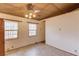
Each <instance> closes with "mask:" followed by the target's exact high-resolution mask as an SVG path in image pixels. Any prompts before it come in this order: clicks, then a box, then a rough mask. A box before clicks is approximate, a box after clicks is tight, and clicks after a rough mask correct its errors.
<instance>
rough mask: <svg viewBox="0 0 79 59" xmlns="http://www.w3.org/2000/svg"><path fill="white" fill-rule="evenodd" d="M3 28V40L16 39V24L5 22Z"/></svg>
mask: <svg viewBox="0 0 79 59" xmlns="http://www.w3.org/2000/svg"><path fill="white" fill-rule="evenodd" d="M4 26H5V39H14V38H18V22H15V21H8V20H5V21H4Z"/></svg>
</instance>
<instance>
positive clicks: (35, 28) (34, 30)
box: [29, 23, 37, 36]
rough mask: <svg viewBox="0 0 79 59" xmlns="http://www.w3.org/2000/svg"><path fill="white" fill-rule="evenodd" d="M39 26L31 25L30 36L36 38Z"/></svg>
mask: <svg viewBox="0 0 79 59" xmlns="http://www.w3.org/2000/svg"><path fill="white" fill-rule="evenodd" d="M36 32H37V24H33V23H29V36H36Z"/></svg>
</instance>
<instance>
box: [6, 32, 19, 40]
mask: <svg viewBox="0 0 79 59" xmlns="http://www.w3.org/2000/svg"><path fill="white" fill-rule="evenodd" d="M17 34H18V33H17V31H5V39H10V38H17Z"/></svg>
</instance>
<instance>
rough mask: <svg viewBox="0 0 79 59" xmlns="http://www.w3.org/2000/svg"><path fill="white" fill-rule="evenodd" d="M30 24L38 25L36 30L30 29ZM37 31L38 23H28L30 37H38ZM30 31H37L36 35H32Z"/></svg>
mask: <svg viewBox="0 0 79 59" xmlns="http://www.w3.org/2000/svg"><path fill="white" fill-rule="evenodd" d="M29 24H35V25H36V30H34V29H33V30H32V29H30V28H29ZM37 29H38V23H32V22H28V36H29V37H36V36H37V32H38V31H37ZM30 31H35V35H30Z"/></svg>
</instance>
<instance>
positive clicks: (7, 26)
mask: <svg viewBox="0 0 79 59" xmlns="http://www.w3.org/2000/svg"><path fill="white" fill-rule="evenodd" d="M4 25H5V30H17V29H18V22H12V21H5V24H4Z"/></svg>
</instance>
